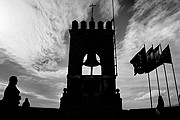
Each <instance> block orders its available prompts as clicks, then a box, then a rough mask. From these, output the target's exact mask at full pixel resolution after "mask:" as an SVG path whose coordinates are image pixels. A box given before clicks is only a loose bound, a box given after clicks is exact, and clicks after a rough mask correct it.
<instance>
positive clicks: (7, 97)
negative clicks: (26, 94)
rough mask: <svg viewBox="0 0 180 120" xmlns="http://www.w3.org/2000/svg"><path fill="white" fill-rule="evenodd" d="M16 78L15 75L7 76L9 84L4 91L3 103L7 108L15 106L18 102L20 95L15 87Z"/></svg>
mask: <svg viewBox="0 0 180 120" xmlns="http://www.w3.org/2000/svg"><path fill="white" fill-rule="evenodd" d="M17 82H18V79H17V77H16V76H11V77H10V78H9V84H8V86H7V87H6V89H5V91H4V96H3V103H4V105H5V107H7V108H17V107H18V105H19V104H20V100H21V96H19V94H20V91H19V90H18V89H17V87H16V85H17Z"/></svg>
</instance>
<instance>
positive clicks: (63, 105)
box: [60, 88, 67, 111]
mask: <svg viewBox="0 0 180 120" xmlns="http://www.w3.org/2000/svg"><path fill="white" fill-rule="evenodd" d="M63 91H64V92H63V96H62V97H61V101H60V109H61V110H62V111H64V110H65V109H66V105H67V88H64V89H63Z"/></svg>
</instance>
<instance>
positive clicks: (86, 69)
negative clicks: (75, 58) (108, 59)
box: [82, 54, 102, 75]
mask: <svg viewBox="0 0 180 120" xmlns="http://www.w3.org/2000/svg"><path fill="white" fill-rule="evenodd" d="M95 55H96V60H97V62H99V63H100V57H99V56H98V55H97V54H95ZM87 59H88V54H86V55H85V56H84V59H83V63H85V62H86V61H87ZM82 75H102V72H101V65H98V66H87V65H84V64H83V65H82Z"/></svg>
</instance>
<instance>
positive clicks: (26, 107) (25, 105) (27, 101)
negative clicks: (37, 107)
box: [22, 98, 30, 109]
mask: <svg viewBox="0 0 180 120" xmlns="http://www.w3.org/2000/svg"><path fill="white" fill-rule="evenodd" d="M22 107H23V108H24V109H28V108H29V107H30V102H29V99H28V98H26V99H25V101H24V102H23V104H22Z"/></svg>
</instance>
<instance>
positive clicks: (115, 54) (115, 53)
mask: <svg viewBox="0 0 180 120" xmlns="http://www.w3.org/2000/svg"><path fill="white" fill-rule="evenodd" d="M112 12H113V26H114V30H116V28H115V16H114V0H112ZM114 56H115V71H116V73H115V74H116V76H118V73H117V71H118V70H117V52H116V35H115V34H114Z"/></svg>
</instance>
